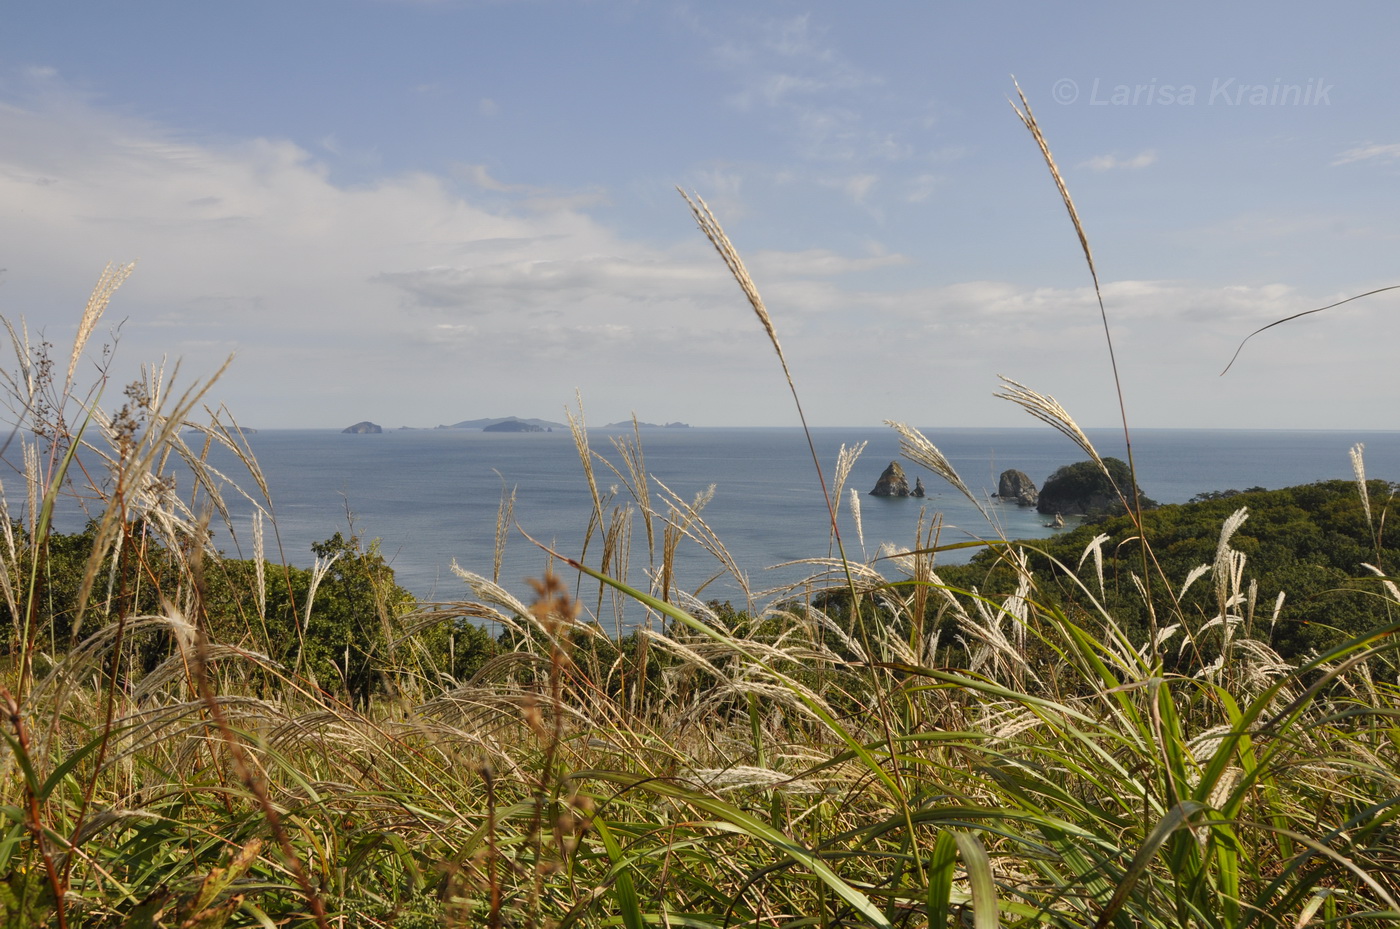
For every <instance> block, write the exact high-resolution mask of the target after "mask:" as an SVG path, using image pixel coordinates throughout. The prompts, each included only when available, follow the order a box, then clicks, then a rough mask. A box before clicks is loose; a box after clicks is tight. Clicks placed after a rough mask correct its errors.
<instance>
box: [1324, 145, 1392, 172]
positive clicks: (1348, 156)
mask: <svg viewBox="0 0 1400 929" xmlns="http://www.w3.org/2000/svg"><path fill="white" fill-rule="evenodd" d="M1397 159H1400V142H1392V143H1390V144H1388V145H1374V144H1372V145H1359V146H1357V147H1356V148H1349V149H1347V150H1346V151H1344V152H1341V153H1340V154H1338V155H1337V157H1336V158H1333V159H1332V162H1331V163H1332V166H1333V167H1336V166H1337V165H1346V164H1352V163H1354V162H1357V161H1386V162H1388V161H1395V160H1397Z"/></svg>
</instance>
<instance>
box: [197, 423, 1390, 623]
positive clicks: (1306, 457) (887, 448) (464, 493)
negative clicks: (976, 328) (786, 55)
mask: <svg viewBox="0 0 1400 929" xmlns="http://www.w3.org/2000/svg"><path fill="white" fill-rule="evenodd" d="M923 431H924V433H925V435H927V436H928V437H929V438H930V439H931V440H932V441H933V442H934V443H935V444H936V445H938V446H939V448H940V449H941V450H942V451H943V452H944V454H946V455H947V456H948V458H949V459H950V460H951V461H952V462H953V465H954V467H956V468H957V469H958V471H959V473H960V474H961V475H962V477H963V479H964V480H965V481H966V482H967V483H968V484H969V486H971V487H972V488H973V489H974V490H977V491H980V492H985V493H987V494H990V493H992V492H994V491H995V490H996V483H997V478H998V476H999V475H1000V473H1001V472H1002V471H1003V470H1005V469H1007V468H1017V469H1020V470H1022V471H1025V472H1027V473H1028V474H1029V475H1030V476H1031V478H1032V479H1033V480H1034V481H1035V482H1036V484H1037V485H1040V484H1043V483H1044V481H1045V479H1046V477H1048V476H1049V475H1050V473H1051V472H1053V471H1054V470H1055V469H1056V468H1058V467H1060V466H1061V465H1065V464H1069V463H1072V462H1074V461H1078V460H1081V459H1082V458H1083V455H1082V454H1081V453H1080V452H1079V450H1078V449H1077V448H1076V447H1075V446H1074V445H1073V444H1071V443H1070V442H1069V441H1068V440H1067V439H1065V438H1063V437H1062V436H1060V435H1059V434H1058V433H1055V432H1053V431H1052V430H1050V429H1048V428H1046V429H1036V428H1027V429H932V428H931V429H925V430H923ZM626 434H628V435H630V433H626ZM611 435H617V436H622V435H625V434H624V433H616V432H608V431H595V432H593V433H591V435H590V441H591V444H592V446H593V449H594V450H595V451H597V452H599V453H601V454H602V455H603V456H604V457H605V458H607V459H608V460H609V461H612V462H613V463H614V464H615V465H616V466H617V467H618V468H619V470H624V473H625V469H623V467H622V462H621V456H620V455H619V454H618V453H617V451H616V450H615V448H614V447H613V444H612V442H611V440H610V438H609V436H611ZM1090 437H1091V439H1092V440H1093V441H1094V443H1095V445H1096V446H1097V447H1098V448H1099V450H1100V453H1101V454H1104V455H1117V456H1119V457H1123V448H1122V438H1121V434H1117V433H1114V432H1110V431H1100V432H1091V433H1090ZM815 440H816V446H817V452H818V455H819V457H820V459H821V462H822V465H823V468H824V469H825V470H826V472H827V475H828V480H830V472H831V469H832V467H833V465H834V463H835V461H836V457H837V453H838V450H839V449H840V447H841V446H842V445H843V444H845V445H847V446H852V445H855V444H857V443H859V442H868V443H869V445H868V447H867V448H866V450H865V452H864V454H863V455H862V456H861V458H860V460H859V461H858V462H857V464H856V466H855V469H854V471H853V472H852V475H851V478H850V480H849V482H848V484H847V488H848V489H847V492H846V495H845V499H843V500H842V501H841V509H840V517H839V518H840V525H841V531H842V536H843V539H844V540H845V541H846V545H847V551H848V554H852V555H857V556H858V555H859V553H860V544H859V542H858V540H857V534H856V530H855V525H854V522H853V520H852V516H851V512H850V507H849V488H851V487H854V488H856V489H857V490H858V491H860V493H861V495H862V496H861V510H862V524H863V529H864V540H865V552H866V553H867V554H868V555H874V554H875V552H876V549H877V548H878V546H879V544H880V543H881V542H892V543H895V544H897V545H900V546H905V547H908V546H911V545H913V544H914V537H915V531H916V528H917V526H918V525H919V520H920V514H921V510H922V511H924V512H925V515H926V518H927V517H928V516H931V515H932V514H934V513H939V514H941V517H942V520H943V524H944V529H943V534H942V536H941V539H942V541H944V542H950V541H958V540H963V539H969V538H986V537H988V536H989V535H992V534H994V532H993V530H992V529H990V528H989V527H988V526H987V524H986V523H985V521H984V520H983V519H982V517H981V516H980V515H979V514H978V513H977V511H976V510H975V509H974V508H973V507H972V506H971V505H970V504H968V502H967V501H966V500H965V499H964V498H962V497H961V495H959V494H957V493H956V492H955V491H952V490H951V489H950V488H948V487H947V486H946V485H944V484H943V483H942V482H941V481H940V480H939V479H938V478H937V477H936V476H934V475H932V474H928V473H926V472H924V471H923V470H922V469H921V468H919V467H917V466H915V465H912V464H909V463H908V462H903V464H904V466H905V470H906V472H908V474H909V478H910V481H911V482H912V481H913V479H914V477H915V476H916V475H921V476H922V477H923V478H924V484H925V485H926V487H927V488H928V491H929V496H928V497H927V498H925V499H923V500H916V499H912V498H906V499H882V498H878V497H871V496H868V491H869V490H870V489H871V488H872V487H873V486H874V485H875V481H876V479H877V478H878V477H879V475H880V472H881V471H883V470H884V468H885V466H886V465H888V464H889V462H890V461H892V460H895V459H898V458H899V439H898V436H897V435H896V434H895V433H894V432H892V431H891V430H888V429H884V428H874V429H860V428H856V429H834V428H830V429H818V430H816V431H815ZM249 441H250V443H251V445H252V448H253V451H254V453H255V454H256V456H257V459H258V461H259V463H260V465H261V467H262V469H263V471H264V473H265V475H266V478H267V482H268V484H269V486H270V489H271V492H272V495H273V501H274V509H273V515H274V517H275V519H276V524H277V530H278V535H279V537H280V541H281V545H282V549H283V552H284V553H285V557H286V558H287V560H288V561H290V562H291V563H293V564H300V565H307V564H309V563H310V561H311V559H312V556H311V552H310V545H311V543H312V542H314V541H317V540H321V539H325V538H328V537H329V536H331V535H332V534H333V533H335V532H337V531H339V532H346V531H347V530H348V529H349V528H350V526H351V524H352V522H353V528H354V531H356V532H357V533H359V534H360V536H361V537H362V538H365V539H378V540H379V544H380V547H381V551H382V553H383V554H384V555H385V557H386V558H387V559H388V560H389V562H390V563H391V564H392V565H393V567H394V569H395V571H396V572H397V577H398V580H399V583H400V584H402V585H403V586H405V587H406V588H408V589H409V590H410V591H412V592H413V593H414V594H415V595H417V596H418V597H419V598H420V599H424V600H452V599H460V598H463V597H465V596H466V595H467V594H468V591H467V589H466V587H465V585H464V584H463V583H462V582H461V581H460V580H459V579H458V578H456V577H455V575H453V573H452V571H451V569H450V565H451V563H452V562H453V561H454V560H455V561H456V562H457V563H459V564H460V565H462V566H463V567H464V568H466V569H468V570H471V571H474V572H477V573H480V574H485V575H488V576H489V575H490V573H491V568H492V561H493V555H494V547H495V531H496V515H497V508H498V506H499V504H500V501H501V497H502V493H503V492H509V491H510V490H511V489H514V491H515V493H516V503H515V511H514V513H515V520H516V522H517V523H518V524H519V526H520V528H521V529H523V530H524V531H525V532H528V533H529V534H530V535H531V536H533V537H534V538H536V539H538V540H540V541H541V542H544V543H549V544H552V545H555V546H557V547H558V548H559V550H561V551H562V552H565V553H568V554H572V555H577V554H578V553H579V549H580V547H581V544H582V540H583V537H584V531H585V529H586V527H587V525H588V517H589V512H590V510H591V498H590V495H589V492H588V486H587V483H586V481H585V479H584V477H583V471H582V468H581V466H580V464H579V458H578V454H577V451H576V449H575V446H574V442H573V439H572V437H571V436H570V434H569V432H568V431H567V430H555V431H554V432H550V433H527V434H495V433H481V432H472V431H465V430H422V431H419V430H404V431H396V432H386V433H384V434H382V435H342V434H340V433H339V432H334V431H318V430H267V431H262V432H259V433H257V434H254V435H252V436H250V437H249ZM1133 442H1134V453H1135V457H1136V459H1137V465H1138V471H1139V475H1140V483H1141V485H1142V487H1143V490H1144V491H1145V492H1146V493H1147V494H1148V495H1149V496H1151V497H1153V498H1155V499H1157V500H1159V501H1161V502H1164V503H1180V502H1185V501H1186V500H1188V499H1189V498H1191V497H1192V496H1194V495H1195V494H1197V493H1200V492H1202V491H1214V490H1224V489H1228V488H1238V489H1243V488H1245V487H1250V486H1264V487H1270V488H1275V487H1285V486H1290V485H1294V484H1303V483H1308V482H1311V481H1316V480H1322V479H1328V478H1350V477H1351V473H1352V472H1351V463H1350V459H1349V457H1348V454H1347V450H1348V449H1349V448H1350V447H1351V446H1352V445H1353V444H1354V443H1356V442H1364V443H1365V444H1366V461H1367V473H1368V475H1369V476H1371V477H1376V478H1384V479H1397V480H1400V433H1397V432H1369V433H1368V432H1355V433H1350V432H1322V431H1319V432H1294V431H1226V430H1218V431H1217V430H1139V431H1137V432H1136V433H1135V434H1134V437H1133ZM642 443H643V451H644V454H645V457H646V467H647V470H648V472H649V473H650V474H651V475H652V477H653V478H654V482H653V484H652V494H653V500H654V501H656V500H659V499H660V498H661V492H660V488H659V486H658V485H657V484H656V483H655V481H659V482H661V483H663V484H665V485H666V487H669V488H670V489H671V490H672V491H674V492H675V493H676V494H678V495H679V496H681V497H683V498H685V499H686V500H690V499H692V498H693V497H695V495H696V494H699V493H701V492H703V491H705V490H706V489H707V488H708V487H709V486H710V485H712V484H713V485H714V487H715V495H714V498H713V500H712V501H711V502H710V503H709V505H708V506H706V507H705V509H704V510H703V511H702V516H703V518H704V519H705V521H706V522H707V523H708V525H709V526H710V527H711V528H712V529H713V530H714V532H715V533H716V534H717V535H718V536H719V538H720V539H721V540H722V541H723V542H724V543H725V545H726V546H727V547H728V548H729V550H730V551H731V552H732V553H733V555H734V557H735V559H736V560H737V561H738V563H739V565H740V566H741V567H742V568H743V569H744V570H745V571H746V572H747V573H748V574H749V577H750V581H751V584H752V586H753V587H754V589H756V590H761V589H765V588H768V587H773V586H777V585H778V584H779V583H782V582H786V581H791V580H796V579H797V578H799V577H800V576H802V575H803V574H804V573H806V572H805V571H803V570H802V569H799V568H779V569H771V570H770V569H769V568H770V566H772V565H777V564H780V563H783V562H788V561H792V560H796V559H802V558H810V557H820V556H825V555H826V554H827V552H828V537H829V533H828V529H827V514H826V505H825V503H824V501H823V498H822V495H821V490H820V487H819V484H818V482H817V478H816V473H815V470H814V468H813V465H812V461H811V457H810V454H809V452H808V448H807V443H806V439H805V438H804V437H803V434H802V432H801V431H800V430H798V429H669V430H648V431H644V432H643V434H642ZM219 463H220V464H221V465H222V466H225V467H228V468H229V473H230V475H231V476H236V475H237V469H236V467H235V465H234V463H233V462H232V461H230V460H226V459H221V460H220V462H219ZM594 468H595V473H596V474H597V477H598V482H599V485H600V489H601V490H602V492H604V493H607V492H608V491H609V489H610V488H611V487H614V486H616V487H617V489H618V491H619V501H621V500H623V499H630V498H628V496H627V491H626V489H625V487H624V486H623V482H622V481H621V480H619V479H618V478H617V477H616V476H615V475H614V474H613V473H612V472H611V471H610V470H609V469H608V468H607V466H606V465H605V464H603V463H602V462H595V465H594ZM989 509H990V510H991V512H992V515H993V517H994V519H995V520H997V522H998V523H999V524H1000V526H1001V531H1002V532H1004V533H1005V534H1006V535H1007V536H1010V537H1021V538H1026V537H1036V536H1043V535H1046V534H1048V533H1049V532H1050V531H1051V530H1048V529H1047V528H1045V526H1044V525H1043V523H1044V521H1045V517H1043V516H1040V515H1039V514H1036V513H1035V512H1034V511H1032V510H1025V509H1021V508H1019V507H1016V506H1015V505H1012V504H990V505H989ZM250 514H251V509H250V508H249V507H248V506H246V505H244V506H242V507H241V508H240V509H237V510H236V516H235V530H236V536H235V537H229V536H228V535H227V534H225V535H224V536H223V537H221V538H220V540H219V541H220V545H221V547H223V548H225V550H226V551H228V552H229V553H230V554H233V553H239V552H241V553H242V554H243V555H245V556H246V555H249V554H251V543H250V541H249V540H250V538H251V534H250V531H249V529H250V525H251V523H250V519H251V515H250ZM658 535H659V529H658ZM658 544H659V543H658ZM597 551H599V549H596V548H595V549H594V551H593V553H591V554H590V555H589V558H588V560H589V561H590V562H592V563H594V564H596V559H597V554H596V553H597ZM273 552H274V549H273V547H272V543H271V542H269V554H272V553H273ZM949 560H951V559H949ZM545 561H546V559H545V557H544V555H543V554H542V553H541V552H540V550H539V549H537V548H535V547H534V546H533V545H531V543H530V542H529V541H528V540H526V539H525V538H524V537H523V536H522V535H521V534H520V533H519V532H517V531H515V530H512V532H511V538H510V541H509V543H508V546H507V554H506V560H505V564H504V569H503V571H502V582H503V583H504V584H505V585H506V586H507V587H508V588H510V589H512V590H515V591H517V592H519V591H523V590H524V589H525V584H524V579H525V578H528V577H539V576H541V575H542V574H543V571H544V565H545ZM646 564H647V556H646V553H645V533H644V530H643V527H642V524H641V521H640V519H638V520H637V521H636V522H635V526H634V530H633V551H632V557H631V565H632V569H633V580H634V582H637V583H643V579H642V576H641V570H642V569H643V568H644V567H645V566H646ZM679 566H680V580H681V583H682V585H683V586H686V587H688V588H692V589H693V588H694V587H695V586H697V585H699V584H701V583H702V582H704V581H705V580H706V579H707V578H708V577H709V576H710V575H711V574H712V573H714V571H715V570H716V569H717V563H716V561H715V559H714V558H713V557H711V556H710V555H709V554H707V553H706V552H704V551H703V550H702V549H701V548H700V547H699V546H698V545H696V544H695V543H694V542H692V541H689V540H687V541H683V542H682V543H681V549H680V553H679ZM707 593H708V595H710V596H718V597H720V598H721V599H725V598H737V597H738V593H737V587H736V586H735V585H733V584H732V583H727V582H723V581H721V582H716V583H715V584H714V585H713V586H712V587H710V588H708V590H707Z"/></svg>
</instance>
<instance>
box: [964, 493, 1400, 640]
mask: <svg viewBox="0 0 1400 929" xmlns="http://www.w3.org/2000/svg"><path fill="white" fill-rule="evenodd" d="M1368 491H1369V497H1370V505H1371V519H1370V520H1369V521H1368V519H1367V514H1366V510H1365V506H1364V505H1363V502H1362V499H1361V495H1360V493H1359V490H1358V487H1357V485H1356V484H1355V483H1353V482H1349V481H1324V482H1320V483H1316V484H1307V485H1304V486H1299V487H1289V488H1284V489H1282V490H1263V489H1252V490H1248V491H1242V492H1236V491H1227V492H1224V493H1218V494H1210V495H1203V497H1198V498H1197V499H1196V500H1195V501H1193V502H1191V503H1185V504H1176V505H1168V506H1161V507H1157V508H1155V509H1151V510H1148V511H1145V512H1144V513H1143V526H1144V531H1145V533H1146V535H1147V538H1148V540H1149V545H1150V555H1149V558H1148V560H1147V561H1146V563H1145V564H1144V559H1143V550H1142V546H1141V544H1140V541H1139V533H1138V531H1137V529H1136V527H1135V526H1134V524H1133V522H1132V520H1131V519H1130V518H1129V517H1127V516H1118V517H1113V518H1110V519H1105V520H1101V521H1094V522H1089V523H1086V524H1084V525H1082V526H1080V527H1078V528H1076V529H1074V530H1072V531H1070V532H1065V533H1062V534H1060V535H1057V536H1055V537H1053V538H1049V539H1041V540H1036V541H1033V542H1028V543H1024V544H1025V546H1026V549H1027V551H1029V552H1030V553H1031V559H1030V563H1031V567H1032V569H1033V570H1034V572H1035V574H1036V575H1037V578H1038V582H1039V584H1040V588H1039V591H1038V592H1039V594H1040V595H1041V596H1042V597H1054V598H1056V600H1057V605H1059V606H1062V607H1064V608H1065V609H1066V610H1067V611H1068V612H1070V613H1071V614H1072V615H1073V614H1074V613H1076V612H1077V613H1079V614H1081V615H1089V614H1093V613H1095V612H1097V608H1096V607H1095V605H1094V601H1095V600H1097V601H1099V602H1100V603H1101V604H1102V605H1103V606H1104V607H1106V608H1107V610H1108V612H1110V613H1112V614H1113V615H1114V616H1115V617H1117V619H1118V621H1119V623H1120V624H1121V625H1123V626H1124V627H1125V628H1127V629H1128V630H1130V631H1136V632H1137V633H1138V634H1139V635H1140V634H1142V633H1143V632H1144V631H1145V629H1146V628H1147V623H1148V614H1147V608H1146V606H1145V603H1144V600H1143V597H1142V594H1141V593H1140V591H1139V590H1138V588H1137V585H1136V583H1135V581H1134V580H1133V578H1134V576H1137V577H1139V578H1145V579H1147V581H1148V583H1150V585H1151V588H1152V591H1153V593H1154V597H1153V600H1154V602H1155V604H1156V610H1157V612H1158V621H1159V622H1160V623H1163V624H1166V623H1169V622H1174V621H1176V620H1177V618H1178V617H1176V616H1172V615H1171V613H1172V612H1173V607H1172V603H1173V601H1175V602H1177V603H1179V618H1180V619H1182V620H1183V621H1184V622H1185V624H1186V625H1187V627H1188V628H1194V627H1196V626H1199V625H1200V624H1203V623H1205V622H1207V621H1208V620H1209V619H1210V618H1212V617H1214V616H1215V615H1216V614H1217V613H1218V612H1219V606H1218V603H1217V595H1216V589H1215V585H1214V583H1213V581H1212V575H1211V573H1209V572H1208V573H1206V574H1204V575H1202V576H1201V577H1199V578H1198V579H1196V580H1195V581H1194V582H1193V583H1192V584H1191V585H1190V586H1189V587H1188V588H1186V590H1185V592H1184V593H1183V591H1182V586H1183V584H1184V582H1185V581H1186V580H1187V578H1188V576H1189V575H1190V574H1191V572H1192V570H1193V569H1195V568H1197V567H1198V566H1200V565H1212V564H1213V563H1214V562H1215V560H1216V554H1217V548H1218V544H1219V540H1220V533H1221V528H1222V526H1223V525H1224V524H1225V521H1226V520H1227V519H1228V518H1229V517H1230V515H1231V514H1233V513H1235V512H1236V511H1237V510H1240V509H1244V510H1245V511H1246V512H1247V517H1246V518H1245V521H1244V522H1243V523H1242V524H1241V525H1240V527H1239V529H1238V530H1237V531H1236V532H1235V533H1234V535H1233V536H1232V537H1231V539H1230V547H1231V548H1233V549H1235V550H1237V551H1239V552H1242V553H1243V554H1244V555H1245V558H1246V561H1245V565H1244V583H1245V586H1246V588H1247V587H1248V584H1249V582H1250V581H1251V580H1252V581H1254V582H1255V583H1256V584H1257V592H1256V596H1255V598H1254V601H1255V602H1254V607H1253V611H1252V613H1250V611H1249V610H1248V609H1247V606H1248V605H1247V604H1244V605H1242V606H1241V607H1240V609H1239V612H1241V613H1242V614H1243V615H1245V616H1246V619H1247V631H1248V632H1249V633H1252V634H1253V635H1254V636H1256V637H1258V638H1261V639H1263V640H1265V641H1267V642H1269V643H1270V644H1271V645H1273V646H1274V648H1275V649H1277V650H1278V651H1279V652H1280V653H1281V654H1283V655H1284V656H1285V657H1295V656H1297V655H1300V654H1302V653H1303V652H1305V651H1307V650H1308V649H1311V648H1317V647H1323V646H1325V645H1330V644H1333V643H1335V642H1336V641H1339V640H1340V639H1341V638H1343V637H1345V636H1347V635H1354V634H1356V633H1358V632H1360V631H1362V630H1363V629H1367V628H1372V627H1374V626H1375V625H1377V624H1379V623H1381V622H1384V621H1387V617H1388V616H1389V614H1390V612H1391V611H1392V610H1393V609H1394V606H1395V605H1394V603H1393V602H1392V601H1390V600H1386V599H1383V598H1382V597H1381V596H1379V595H1380V594H1381V593H1382V586H1381V580H1380V579H1379V578H1377V577H1375V576H1374V574H1373V572H1371V571H1370V570H1369V569H1368V568H1366V567H1365V565H1374V566H1376V567H1377V568H1379V569H1380V570H1382V571H1385V572H1387V573H1389V572H1390V571H1391V570H1393V568H1394V566H1395V565H1397V564H1400V541H1397V540H1396V539H1394V538H1389V537H1387V533H1386V531H1385V527H1386V517H1387V515H1388V512H1389V508H1390V506H1391V503H1392V498H1393V495H1394V493H1395V487H1394V485H1391V484H1388V483H1386V482H1383V481H1371V482H1370V483H1369V485H1368ZM1101 535H1102V536H1106V537H1107V538H1106V539H1104V540H1103V541H1102V543H1101V544H1100V545H1099V546H1098V548H1099V550H1100V551H1101V552H1102V559H1103V588H1102V590H1100V587H1099V580H1098V571H1097V567H1096V559H1095V557H1094V555H1093V554H1092V552H1091V551H1090V548H1091V545H1092V543H1093V542H1094V540H1095V539H1096V538H1097V537H1099V536H1101ZM938 574H939V577H940V578H941V579H942V580H943V581H944V582H945V583H946V584H948V585H949V586H951V587H956V588H961V589H964V590H970V589H972V588H974V587H975V588H977V589H978V590H980V591H983V592H1004V591H1008V590H1010V589H1012V588H1014V586H1015V584H1016V578H1015V571H1014V569H1013V567H1012V566H1011V565H1010V564H1009V562H1008V561H1007V560H1006V559H1005V557H1004V549H1003V548H1001V547H1000V546H998V547H993V548H992V549H989V550H988V551H985V552H982V553H980V554H979V555H977V556H976V557H975V558H974V559H973V561H972V563H971V564H968V565H957V566H947V567H942V568H940V569H939V571H938ZM1280 593H1283V594H1284V600H1283V602H1282V605H1281V606H1280V607H1279V609H1278V613H1277V619H1276V621H1275V619H1274V611H1275V605H1276V602H1277V599H1278V597H1279V594H1280ZM1164 614H1165V615H1164Z"/></svg>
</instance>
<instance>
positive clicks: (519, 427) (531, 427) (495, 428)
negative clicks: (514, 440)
mask: <svg viewBox="0 0 1400 929" xmlns="http://www.w3.org/2000/svg"><path fill="white" fill-rule="evenodd" d="M481 431H482V432H545V431H546V430H545V427H544V426H537V425H535V424H534V423H527V422H525V421H524V420H523V419H508V420H506V421H505V422H501V423H492V424H491V425H489V426H482V427H481ZM548 431H550V432H553V431H554V430H553V429H550V430H548Z"/></svg>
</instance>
